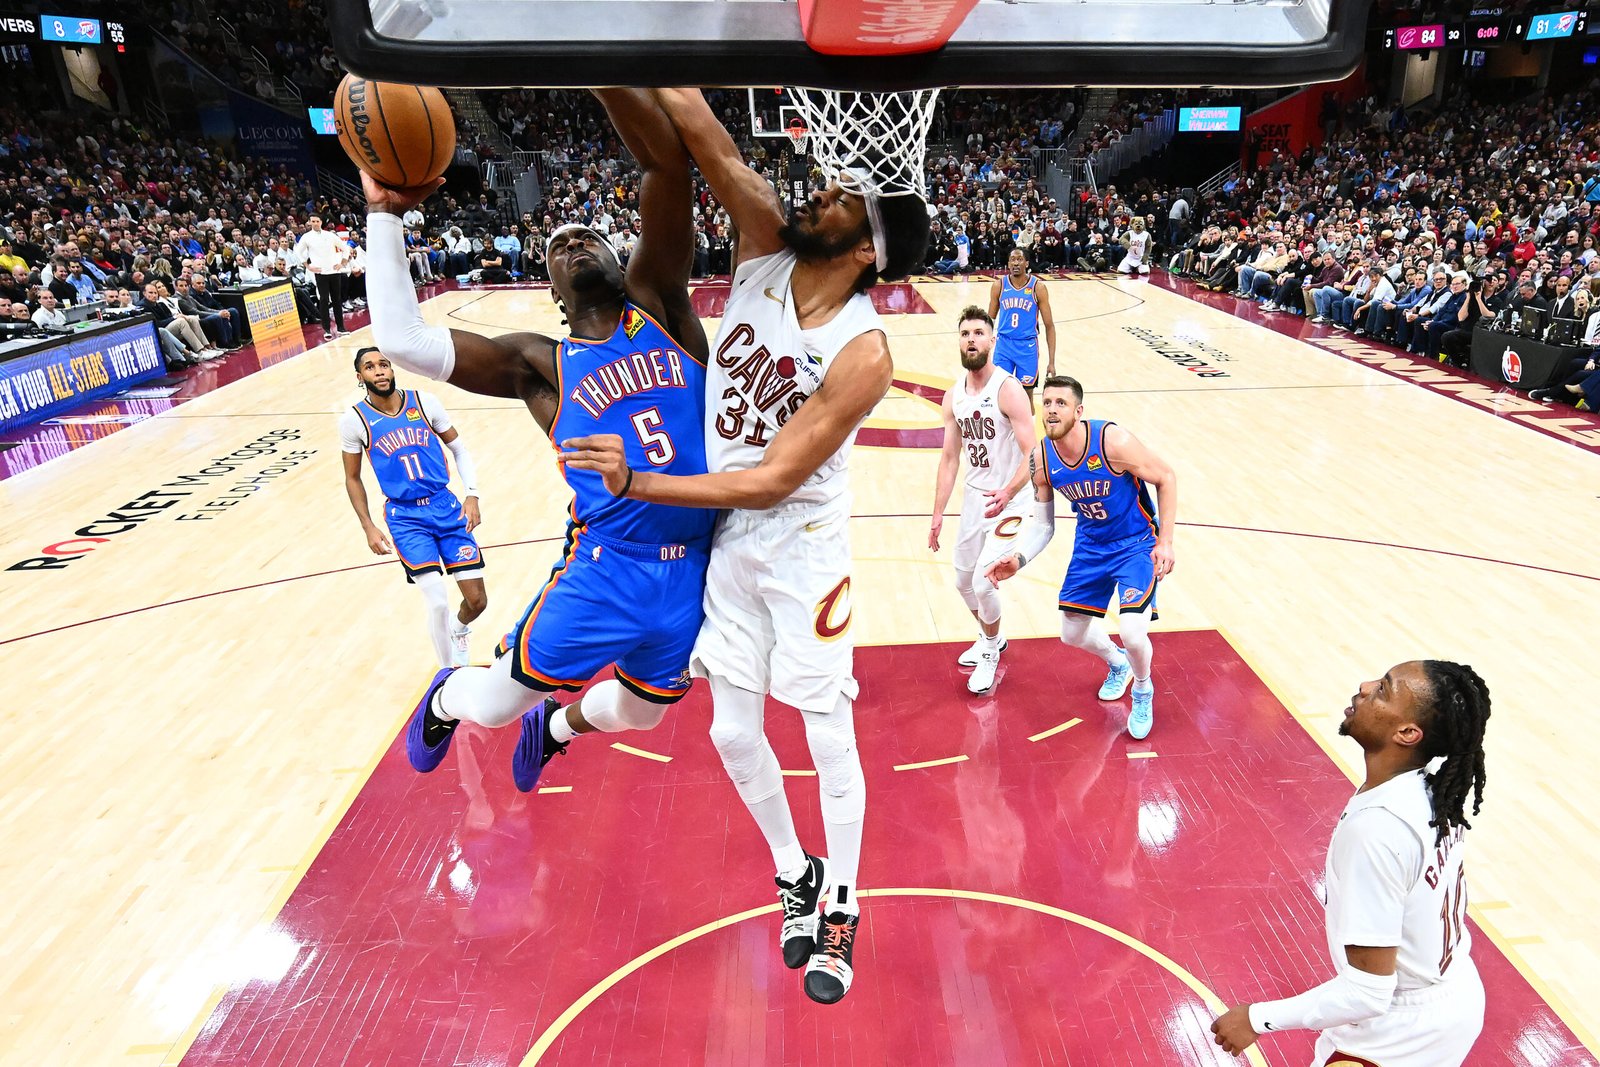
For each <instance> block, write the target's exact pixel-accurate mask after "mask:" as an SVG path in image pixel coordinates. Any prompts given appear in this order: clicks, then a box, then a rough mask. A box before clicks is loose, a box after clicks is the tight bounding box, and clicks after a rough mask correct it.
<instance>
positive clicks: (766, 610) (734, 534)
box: [691, 497, 858, 712]
mask: <svg viewBox="0 0 1600 1067" xmlns="http://www.w3.org/2000/svg"><path fill="white" fill-rule="evenodd" d="M705 609H706V621H705V624H704V625H703V626H701V628H700V638H699V640H697V641H696V642H695V646H694V658H693V660H692V661H691V663H692V669H693V671H694V673H695V675H696V676H697V677H701V678H710V677H717V678H725V679H727V680H728V681H730V682H732V683H733V684H734V685H737V686H739V687H740V688H741V689H748V690H750V691H751V692H755V693H770V694H771V695H772V696H773V697H774V698H776V699H778V700H781V701H782V702H783V703H785V704H788V705H790V706H791V707H795V708H799V709H800V710H801V711H819V712H820V711H832V710H833V709H834V707H835V706H836V705H837V704H838V700H839V696H840V695H841V694H843V695H844V696H846V697H848V698H850V699H852V700H854V699H855V696H856V692H857V688H858V687H857V685H856V679H855V674H854V664H855V644H854V642H853V641H852V640H851V637H850V500H849V498H848V497H844V498H842V499H837V500H833V501H829V502H828V503H824V504H799V503H795V504H779V505H778V506H777V507H775V508H771V509H769V510H766V511H732V512H729V513H728V514H727V515H726V516H724V517H723V519H722V523H721V525H720V526H719V527H718V528H717V534H716V538H715V539H714V540H713V541H712V543H711V566H710V567H709V568H708V570H707V571H706V595H705Z"/></svg>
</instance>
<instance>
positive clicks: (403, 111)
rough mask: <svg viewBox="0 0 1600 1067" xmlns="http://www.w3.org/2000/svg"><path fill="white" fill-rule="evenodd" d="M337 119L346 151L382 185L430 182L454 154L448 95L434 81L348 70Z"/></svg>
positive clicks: (335, 102)
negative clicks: (403, 80)
mask: <svg viewBox="0 0 1600 1067" xmlns="http://www.w3.org/2000/svg"><path fill="white" fill-rule="evenodd" d="M333 118H334V123H335V125H336V126H337V127H338V129H339V143H340V144H341V145H343V146H344V151H345V154H346V155H348V156H349V157H350V159H351V161H352V162H354V163H355V165H356V166H358V167H360V168H361V169H362V170H364V171H366V172H367V173H368V174H370V175H372V176H373V177H374V178H376V179H378V181H380V182H382V183H383V184H384V185H393V186H398V187H402V188H403V187H405V186H411V185H421V184H423V183H424V182H428V181H432V180H433V179H434V178H437V177H439V176H440V175H441V174H443V173H444V172H445V170H446V169H447V168H448V167H449V166H450V159H451V157H452V156H454V155H455V151H456V122H455V119H454V118H452V117H451V115H450V105H449V104H448V103H446V102H445V98H444V94H443V93H441V92H440V91H439V90H437V89H435V88H433V87H432V86H430V85H398V84H396V83H394V82H375V81H368V80H367V79H365V78H358V77H356V76H355V75H354V74H346V75H345V76H344V80H343V81H341V82H340V83H339V88H338V90H337V91H336V92H335V93H334V96H333Z"/></svg>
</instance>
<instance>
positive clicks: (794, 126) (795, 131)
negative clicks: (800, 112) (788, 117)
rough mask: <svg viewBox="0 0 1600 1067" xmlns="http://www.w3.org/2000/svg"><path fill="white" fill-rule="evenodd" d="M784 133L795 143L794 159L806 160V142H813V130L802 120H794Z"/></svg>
mask: <svg viewBox="0 0 1600 1067" xmlns="http://www.w3.org/2000/svg"><path fill="white" fill-rule="evenodd" d="M783 132H784V133H786V134H788V135H789V140H791V141H793V142H794V158H796V159H804V158H805V155H806V142H807V141H809V140H811V130H810V129H809V128H808V127H807V126H806V124H805V123H804V122H802V121H801V120H800V119H794V120H792V121H791V122H790V123H789V125H788V126H786V127H784V131H783Z"/></svg>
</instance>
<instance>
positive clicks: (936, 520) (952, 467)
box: [928, 389, 961, 552]
mask: <svg viewBox="0 0 1600 1067" xmlns="http://www.w3.org/2000/svg"><path fill="white" fill-rule="evenodd" d="M954 396H955V389H949V390H947V391H946V392H945V394H944V401H943V403H941V404H940V405H939V412H940V414H941V415H942V416H943V418H944V448H943V449H942V450H941V451H940V453H939V480H938V481H937V482H935V483H934V487H933V518H932V521H931V522H930V524H929V526H928V547H929V548H930V549H932V550H933V551H935V552H937V551H939V532H940V531H941V530H943V529H944V509H945V508H946V507H948V506H949V504H950V494H951V493H952V492H953V491H954V490H955V487H956V474H957V473H959V471H960V470H961V428H960V427H959V426H957V425H956V412H955V402H954V400H953V399H952V398H953V397H954Z"/></svg>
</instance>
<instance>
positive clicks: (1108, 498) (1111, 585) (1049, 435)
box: [989, 375, 1178, 740]
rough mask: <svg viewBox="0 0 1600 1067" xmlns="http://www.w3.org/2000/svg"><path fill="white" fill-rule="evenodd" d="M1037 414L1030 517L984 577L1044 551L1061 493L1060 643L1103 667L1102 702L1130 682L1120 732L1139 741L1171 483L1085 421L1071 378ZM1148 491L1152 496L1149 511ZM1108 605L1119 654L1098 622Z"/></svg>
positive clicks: (1147, 722)
mask: <svg viewBox="0 0 1600 1067" xmlns="http://www.w3.org/2000/svg"><path fill="white" fill-rule="evenodd" d="M1040 406H1041V408H1042V409H1043V413H1044V435H1045V441H1044V443H1043V444H1042V445H1041V446H1040V448H1039V451H1038V452H1036V453H1033V454H1031V455H1030V457H1029V464H1030V466H1031V468H1032V470H1033V497H1034V501H1035V504H1034V508H1033V514H1032V515H1031V516H1030V517H1029V518H1027V519H1025V520H1024V521H1023V524H1022V530H1021V532H1020V533H1018V534H1017V542H1018V544H1017V549H1016V551H1014V552H1011V553H1010V554H1008V555H1005V556H1002V557H1001V558H1000V559H999V560H997V561H996V562H995V563H994V564H993V565H992V566H991V567H990V568H989V579H990V580H991V581H993V582H996V583H999V582H1001V581H1004V580H1005V579H1007V578H1009V577H1011V576H1012V575H1013V574H1016V573H1017V571H1019V570H1021V569H1022V568H1023V567H1024V566H1026V565H1027V562H1028V561H1029V560H1030V559H1036V558H1038V555H1039V553H1040V552H1042V551H1044V547H1045V545H1047V544H1049V543H1050V538H1051V537H1052V536H1053V535H1054V534H1055V528H1056V505H1055V494H1056V493H1060V494H1061V496H1062V497H1063V498H1064V499H1065V500H1066V501H1067V502H1068V503H1069V504H1070V505H1071V506H1072V508H1073V510H1074V511H1075V512H1076V513H1077V519H1078V527H1077V537H1076V539H1075V540H1074V541H1073V544H1072V561H1071V562H1070V563H1068V564H1067V576H1066V579H1065V580H1064V581H1063V582H1062V584H1061V598H1060V607H1061V611H1062V617H1061V640H1062V641H1064V642H1065V643H1067V644H1069V645H1076V646H1077V647H1079V648H1081V649H1085V650H1086V651H1089V652H1093V653H1094V654H1095V655H1097V656H1099V657H1100V658H1101V659H1103V660H1105V661H1106V666H1107V667H1108V668H1109V670H1108V672H1107V674H1106V680H1105V682H1104V683H1103V684H1102V685H1101V686H1100V699H1101V700H1120V699H1121V698H1122V695H1123V694H1124V693H1126V692H1127V691H1128V683H1129V682H1130V681H1132V683H1133V711H1132V713H1131V714H1129V716H1128V733H1129V734H1130V735H1131V736H1132V737H1133V738H1134V739H1135V740H1143V739H1144V738H1146V737H1148V736H1150V728H1151V726H1152V725H1154V723H1155V709H1154V700H1155V687H1154V686H1153V685H1152V684H1151V682H1150V662H1151V659H1152V658H1153V656H1154V651H1153V649H1152V648H1151V646H1150V620H1151V619H1153V618H1155V613H1156V584H1157V583H1158V582H1159V581H1160V580H1161V579H1162V578H1164V577H1166V576H1167V575H1168V574H1170V573H1172V567H1173V554H1172V530H1173V527H1174V526H1175V525H1177V515H1178V479H1177V475H1176V474H1174V473H1173V471H1172V468H1171V467H1169V466H1167V464H1166V462H1165V461H1164V460H1162V459H1161V457H1160V456H1157V455H1156V454H1155V453H1154V452H1152V451H1150V449H1148V448H1146V447H1145V446H1144V445H1143V444H1141V443H1140V441H1139V439H1138V438H1136V437H1134V436H1133V434H1131V433H1129V432H1128V431H1127V430H1124V429H1123V428H1122V427H1120V426H1118V425H1117V424H1116V423H1114V422H1107V421H1105V420H1103V419H1085V418H1084V417H1083V386H1081V385H1079V384H1078V383H1077V382H1076V381H1075V380H1074V379H1072V378H1068V377H1065V376H1061V377H1057V376H1054V375H1052V376H1051V377H1049V378H1046V379H1045V382H1044V397H1043V400H1042V401H1041V403H1040ZM1150 486H1155V490H1156V500H1155V505H1156V506H1154V507H1152V506H1151V501H1150V489H1149V487H1150ZM1113 603H1114V604H1116V605H1117V624H1118V628H1119V629H1120V630H1121V631H1122V645H1123V647H1122V648H1120V649H1119V648H1118V647H1117V646H1116V645H1114V644H1112V643H1111V638H1110V637H1108V636H1107V635H1106V629H1105V624H1104V623H1103V622H1102V621H1101V620H1102V619H1104V618H1105V616H1106V611H1107V608H1108V605H1110V604H1113ZM1124 650H1125V651H1124Z"/></svg>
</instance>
